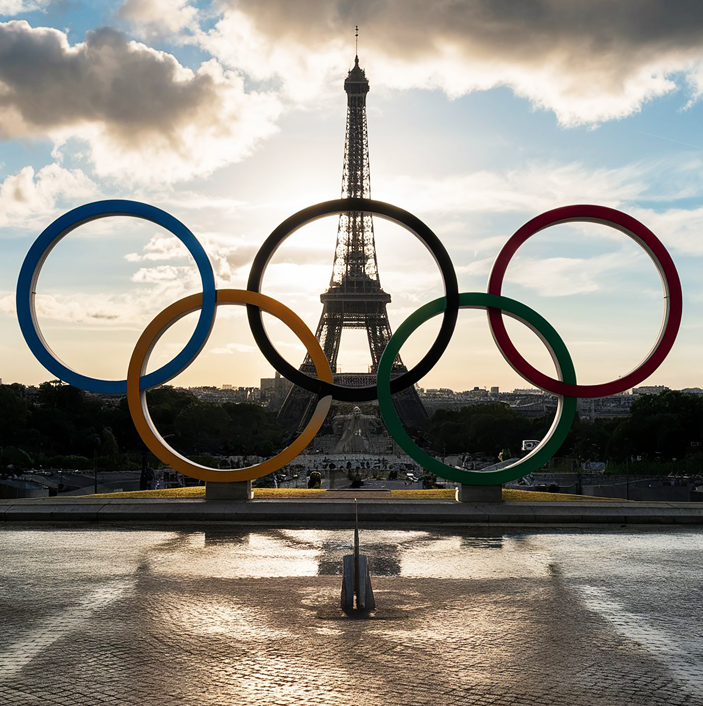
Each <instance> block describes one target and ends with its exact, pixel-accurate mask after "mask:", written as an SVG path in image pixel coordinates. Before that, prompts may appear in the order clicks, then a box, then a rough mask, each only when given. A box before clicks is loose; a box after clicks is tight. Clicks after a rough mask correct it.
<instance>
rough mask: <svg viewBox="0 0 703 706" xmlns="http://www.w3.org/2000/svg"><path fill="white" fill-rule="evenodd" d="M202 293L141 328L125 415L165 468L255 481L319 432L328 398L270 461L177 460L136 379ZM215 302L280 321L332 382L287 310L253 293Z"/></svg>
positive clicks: (232, 293)
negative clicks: (254, 309)
mask: <svg viewBox="0 0 703 706" xmlns="http://www.w3.org/2000/svg"><path fill="white" fill-rule="evenodd" d="M202 300H203V295H202V294H193V295H191V296H189V297H185V298H184V299H181V300H179V301H177V302H175V303H174V304H171V306H169V307H167V308H166V309H164V310H163V311H162V312H161V313H160V314H159V315H158V316H157V317H156V318H155V319H154V320H153V321H152V322H151V323H150V324H149V325H148V326H147V327H146V329H145V330H144V333H143V334H142V335H141V336H140V338H139V341H137V345H136V347H135V348H134V352H133V353H132V358H131V359H130V361H129V370H128V373H127V403H128V405H129V412H130V414H131V415H132V420H133V421H134V426H135V427H136V429H137V432H138V433H139V436H140V437H141V438H142V441H144V443H145V444H146V445H147V446H148V447H149V450H150V451H151V452H152V453H153V454H154V455H155V456H156V457H157V458H158V459H159V460H160V461H161V462H162V463H165V464H166V465H167V466H170V467H171V468H173V469H174V470H176V471H178V472H179V473H183V474H184V475H186V476H191V477H192V478H198V479H199V480H205V481H215V482H222V483H227V482H232V481H245V480H253V479H254V478H260V477H261V476H265V475H267V474H268V473H273V472H274V471H277V470H278V469H279V468H281V467H283V466H285V465H286V464H287V463H290V462H291V461H292V460H293V459H294V458H295V457H296V456H297V455H298V454H299V453H300V452H301V451H303V449H305V447H306V446H307V445H308V444H309V443H310V442H311V441H312V440H313V437H314V436H315V434H317V432H318V431H319V430H320V427H321V426H322V423H323V422H324V421H325V417H326V416H327V412H328V411H329V409H330V405H331V404H332V396H331V395H327V396H326V397H323V398H322V399H320V400H318V402H317V406H316V407H315V412H314V413H313V415H312V419H311V420H310V422H309V423H308V425H307V426H306V427H305V429H303V431H302V432H301V434H300V435H299V436H298V437H297V438H296V439H295V441H293V443H292V444H291V445H290V446H287V447H286V448H285V449H283V451H281V452H280V453H278V454H276V455H275V456H274V457H273V458H270V459H268V460H267V461H264V462H262V463H257V464H256V465H254V466H247V467H246V468H229V469H222V470H220V469H216V468H209V467H208V466H201V465H200V464H198V463H193V462H192V461H189V460H188V459H187V458H185V457H184V456H181V454H179V453H178V452H177V451H176V450H175V449H172V448H171V447H170V446H169V445H168V444H167V443H166V442H165V441H164V439H163V437H162V436H161V434H159V432H158V431H157V429H156V427H155V426H154V423H153V421H152V419H151V416H150V415H149V409H148V407H147V403H146V391H144V390H142V391H140V390H139V379H140V378H141V376H142V375H143V373H144V370H145V368H146V366H147V363H148V362H149V356H150V354H151V351H152V349H153V348H154V346H155V345H156V343H157V341H158V340H159V338H161V336H162V335H163V334H164V333H165V332H166V331H167V330H168V329H169V328H170V327H171V326H173V324H175V323H176V321H178V320H179V319H181V318H182V317H184V316H186V315H187V314H190V313H191V312H193V311H197V310H198V309H200V307H201V306H202ZM217 304H218V305H220V304H254V305H255V306H258V307H259V308H261V309H263V310H264V311H266V312H268V313H269V314H272V315H273V316H275V317H276V318H277V319H280V320H281V321H282V322H283V323H284V324H286V326H288V328H290V330H291V331H293V333H294V334H295V335H296V336H297V337H298V338H299V339H300V342H301V343H302V344H303V345H304V346H305V347H306V348H307V351H308V353H310V357H311V358H312V362H313V363H314V364H315V370H316V371H317V375H318V377H319V378H320V380H324V381H325V382H332V369H331V368H330V364H329V362H328V361H327V357H326V356H325V354H324V352H323V350H322V348H321V347H320V344H319V343H318V342H317V339H316V338H315V335H314V334H313V333H312V331H311V330H310V329H309V328H308V327H307V325H306V324H305V322H304V321H303V320H302V319H301V318H300V317H299V316H298V315H297V314H295V313H294V312H293V311H291V310H290V309H289V308H288V307H287V306H284V305H283V304H281V302H279V301H277V300H275V299H271V297H267V296H266V295H265V294H260V293H259V292H250V291H248V290H246V289H219V290H217ZM191 362H192V361H191Z"/></svg>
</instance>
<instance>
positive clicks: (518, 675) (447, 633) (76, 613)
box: [0, 530, 703, 706]
mask: <svg viewBox="0 0 703 706" xmlns="http://www.w3.org/2000/svg"><path fill="white" fill-rule="evenodd" d="M307 532H308V533H307V534H303V535H301V534H299V535H298V536H295V537H291V536H284V535H282V534H281V533H280V532H276V531H271V532H270V533H266V532H261V531H257V532H256V533H255V534H247V533H246V532H240V533H237V534H231V535H228V534H221V535H217V536H210V537H209V538H208V535H204V534H203V533H194V532H154V531H149V532H136V531H131V532H125V531H106V530H103V531H97V530H96V531H86V530H81V531H70V530H60V531H59V530H57V531H55V532H51V531H43V532H37V531H25V532H21V531H13V532H9V531H3V532H0V552H1V553H0V557H2V561H3V564H2V566H3V571H2V578H0V601H1V602H0V620H1V621H2V638H1V642H0V704H3V705H5V704H7V705H10V704H11V705H13V706H15V705H16V706H25V705H26V706H29V705H35V704H36V705H39V704H41V705H44V704H47V705H50V704H57V705H58V704H60V705H62V706H63V705H65V706H69V705H70V706H75V705H76V704H78V705H82V704H91V705H92V704H119V705H122V704H135V705H139V706H150V705H152V704H153V705H154V706H157V705H158V706H165V705H170V704H179V705H184V706H190V705H191V704H192V705H194V706H195V705H196V704H197V705H198V706H200V705H208V706H209V705H213V706H214V705H216V704H217V705H219V704H222V705H223V706H225V705H226V706H234V705H238V704H247V705H249V704H262V705H269V704H270V705H272V706H273V705H280V706H284V705H286V706H287V705H289V704H290V705H293V704H295V705H296V706H300V705H307V704H310V705H314V706H318V705H320V706H322V705H326V704H330V705H340V706H341V705H342V704H344V705H347V704H348V705H355V706H356V705H366V704H368V705H370V706H375V705H376V704H378V705H379V706H380V705H381V704H383V705H386V706H387V705H389V704H390V705H394V704H399V705H400V704H402V705H405V704H418V705H420V704H428V705H430V704H431V705H434V704H442V705H451V704H461V705H462V706H464V705H471V704H476V705H479V704H480V705H489V704H491V705H500V704H515V706H523V705H531V704H535V705H542V704H560V705H561V704H563V705H565V706H566V705H568V706H579V705H580V704H584V706H585V705H588V706H597V705H602V706H626V705H627V706H634V705H638V706H639V705H641V706H645V705H646V706H650V705H653V706H654V705H658V704H661V705H662V706H671V705H676V704H693V705H697V706H698V705H701V704H703V680H702V678H701V677H702V675H703V664H702V663H701V656H702V652H701V650H702V649H703V648H701V645H700V644H699V643H697V642H696V643H695V644H694V643H690V645H689V647H690V649H682V647H681V645H682V644H684V645H685V644H686V643H685V642H684V643H681V642H680V641H677V640H676V639H674V638H672V637H671V634H670V632H667V630H668V628H669V627H670V626H671V624H672V621H673V620H675V619H678V618H680V617H681V616H680V615H679V614H678V613H677V612H676V611H674V613H675V614H674V615H672V616H670V618H671V619H669V617H667V614H666V612H659V613H658V612H657V608H656V605H657V601H656V597H655V600H654V602H653V603H647V602H644V603H642V604H641V605H644V606H646V612H641V613H637V614H635V613H633V612H632V611H631V610H626V609H625V608H624V607H623V606H622V605H620V606H618V604H617V602H613V601H612V600H609V599H607V597H606V596H605V595H604V594H607V593H608V590H609V588H608V586H609V585H610V584H609V583H608V580H605V582H603V581H601V582H599V581H598V580H595V581H594V580H591V579H589V583H588V585H585V584H583V581H581V579H579V576H578V573H579V571H578V569H573V568H570V567H571V566H572V565H571V564H569V563H568V561H566V560H564V563H563V565H562V563H560V557H562V556H565V555H562V554H561V550H560V549H559V547H558V546H557V544H559V542H561V544H559V546H564V537H563V536H562V537H558V538H557V540H555V541H556V544H554V543H553V542H552V540H551V539H550V538H549V537H548V536H547V537H543V536H540V535H538V534H536V535H534V536H533V537H528V540H529V541H527V542H525V541H524V537H523V541H522V542H514V544H515V546H513V545H512V544H511V541H512V540H510V539H509V538H508V539H507V540H506V538H504V537H503V538H498V539H496V538H488V539H481V538H478V539H476V540H473V539H472V538H471V537H469V538H467V537H460V538H459V539H457V537H455V536H447V535H441V536H437V537H435V538H434V540H436V542H438V543H439V544H440V545H441V544H442V543H444V545H445V546H446V547H449V545H452V546H454V547H455V550H456V551H455V553H457V552H458V553H457V556H460V557H463V558H464V560H465V562H464V563H465V564H467V565H469V564H470V565H471V566H473V568H471V566H464V567H463V568H461V567H459V568H457V570H455V571H453V576H450V577H446V576H444V575H442V574H446V573H447V572H446V570H442V571H436V572H434V573H436V574H439V576H435V577H432V576H431V575H430V576H428V577H422V576H419V575H416V576H407V575H403V574H404V573H411V574H412V573H415V574H422V573H423V572H424V573H426V574H432V573H433V572H432V570H431V569H432V562H437V554H433V553H432V552H431V551H430V552H429V553H428V554H425V553H423V551H422V546H425V547H428V546H432V541H433V536H432V535H431V534H430V533H409V534H410V535H413V534H414V535H426V536H423V537H420V540H421V546H419V548H418V546H416V545H412V542H409V541H406V539H405V538H404V536H403V533H401V532H397V531H395V532H388V533H385V535H384V533H383V532H378V533H375V535H374V538H375V539H374V542H372V543H369V544H368V545H367V552H368V553H369V554H372V551H371V548H372V547H375V551H376V553H377V555H378V556H379V561H378V562H377V567H376V572H377V573H386V574H391V575H385V576H376V577H374V581H373V583H374V590H375V593H376V600H377V605H378V606H379V610H378V611H377V612H376V614H375V615H373V616H372V617H371V618H370V619H350V618H347V617H345V616H343V614H341V612H340V611H339V610H338V608H337V606H338V603H339V589H340V577H339V576H335V575H331V574H332V573H333V572H334V571H336V566H337V564H338V561H337V559H338V557H341V555H342V554H343V553H346V551H348V544H347V543H345V541H344V537H346V535H347V534H349V533H348V532H346V533H345V532H337V533H327V534H326V535H325V536H324V537H323V538H322V539H320V538H319V537H317V536H316V535H315V534H314V532H315V531H307ZM386 535H387V537H386V540H384V536H386ZM362 538H363V535H362ZM415 539H418V538H417V536H416V537H415ZM577 539H578V538H577ZM580 539H581V540H582V542H585V543H586V544H585V545H583V546H582V547H581V550H577V551H575V552H573V555H574V556H572V555H571V554H570V555H569V556H572V559H571V561H575V562H576V563H577V564H579V565H580V566H582V568H583V569H584V570H585V571H587V572H589V573H590V572H599V571H601V572H602V571H603V566H604V565H603V564H602V563H599V561H598V560H597V558H596V560H594V562H595V563H594V564H593V565H592V566H591V567H590V568H589V569H587V568H586V566H585V565H584V564H583V563H582V562H583V559H582V557H583V556H585V555H587V554H588V551H590V550H588V551H587V550H586V549H584V548H583V547H584V546H587V545H588V542H587V538H586V540H584V538H583V536H581V537H580ZM699 539H700V535H698V538H697V539H696V541H698V540H699ZM323 540H324V541H323ZM454 540H456V541H454ZM384 541H386V545H384V544H383V542H384ZM687 541H689V544H690V536H689V537H688V538H687ZM398 542H400V543H401V544H403V542H405V544H404V545H403V546H405V550H399V549H398V546H399V545H398ZM452 542H453V544H452ZM423 543H424V544H423ZM383 546H387V547H391V550H389V551H386V552H385V554H384V552H383V550H382V547H383ZM690 546H691V547H692V549H695V547H696V544H695V542H694V543H693V544H692V545H691V544H690ZM699 546H700V545H699ZM555 547H556V548H555ZM462 548H463V549H462ZM428 551H429V550H428ZM445 554H446V556H448V557H449V558H448V561H449V562H450V563H451V562H452V561H454V560H455V559H453V558H452V555H451V551H450V550H449V548H447V550H446V552H445ZM699 554H700V552H699ZM404 556H405V557H410V558H411V559H412V562H415V564H413V563H412V562H411V561H410V559H407V560H406V559H405V558H404ZM423 556H426V559H427V562H428V564H427V565H426V566H424V565H423V566H424V569H422V570H415V571H413V570H412V566H413V565H416V564H417V563H418V562H420V563H421V561H422V557H423ZM610 559H612V560H614V561H616V562H619V563H620V564H622V562H624V561H627V560H626V559H624V558H623V557H622V556H620V557H619V558H618V557H617V556H615V557H612V556H611V557H610ZM610 559H609V560H610ZM632 559H633V560H635V561H634V563H635V564H637V563H638V562H637V561H636V556H634V557H632ZM247 562H248V563H247ZM606 565H607V564H606ZM457 566H459V565H458V564H457ZM404 567H405V568H404ZM681 568H682V575H683V576H684V589H683V590H684V591H686V592H687V595H686V596H684V599H685V600H687V599H688V597H689V596H690V600H691V612H690V620H691V623H692V625H694V626H695V623H698V627H694V628H693V632H694V633H696V630H697V631H698V632H697V633H696V634H697V635H700V621H701V618H700V605H701V603H700V588H699V586H700V583H698V584H697V586H698V588H697V589H696V587H695V586H693V584H689V583H688V580H689V579H691V574H690V571H689V573H688V574H686V570H685V569H684V567H681ZM664 569H665V573H666V576H665V577H664V580H666V581H668V582H669V583H671V582H674V581H676V573H675V572H676V569H677V567H676V566H675V565H674V564H672V563H671V561H670V562H669V564H668V565H666V566H665V567H664ZM689 569H690V567H689ZM642 570H645V569H644V567H642V566H640V567H639V570H638V569H637V567H636V566H635V567H634V569H633V571H634V572H635V573H636V574H637V573H638V571H639V572H640V573H641V571H642ZM286 573H288V574H292V575H285V574H286ZM449 573H450V574H452V572H451V571H450V572H449ZM281 574H283V575H281ZM301 574H303V575H301ZM305 574H307V575H305ZM392 574H395V575H392ZM686 576H688V578H687V579H686V578H685V577H686ZM596 578H597V577H596ZM607 578H608V577H606V579H607ZM698 578H700V576H698ZM640 579H642V580H645V582H646V575H640ZM695 590H698V591H699V593H698V594H695ZM690 591H694V593H690ZM684 602H685V601H684ZM669 603H671V601H669ZM652 606H654V607H652ZM643 610H644V609H643ZM609 611H610V612H609ZM684 617H685V616H684Z"/></svg>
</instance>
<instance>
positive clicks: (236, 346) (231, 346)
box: [210, 343, 259, 355]
mask: <svg viewBox="0 0 703 706" xmlns="http://www.w3.org/2000/svg"><path fill="white" fill-rule="evenodd" d="M258 350H259V349H258V348H257V347H256V346H251V345H249V344H248V343H228V344H227V345H226V346H224V347H223V348H213V349H212V350H211V351H210V353H213V354H215V355H233V354H234V353H255V352H256V351H258Z"/></svg>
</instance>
